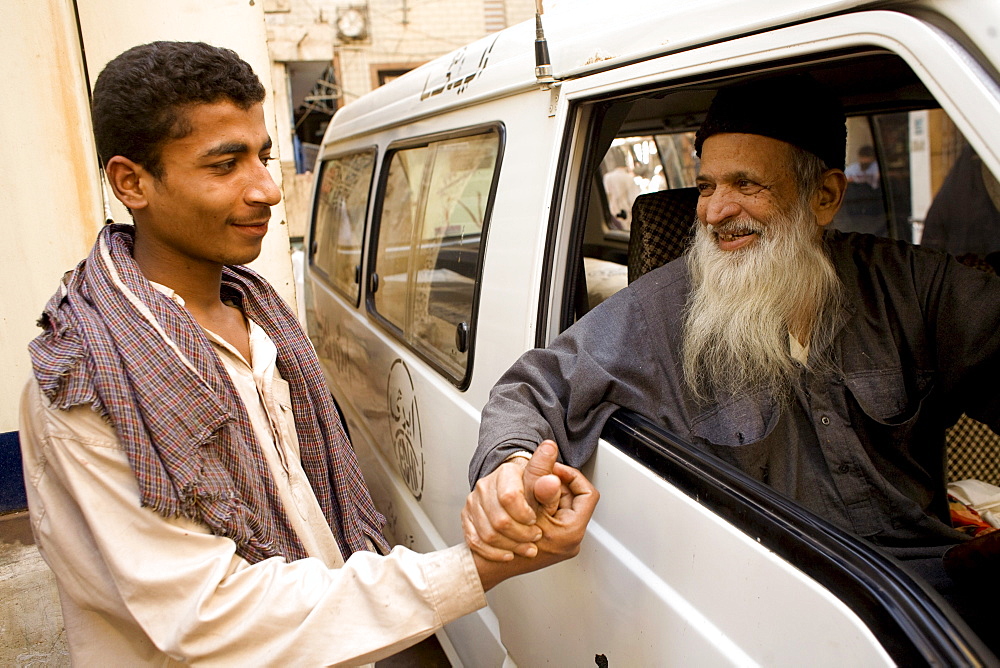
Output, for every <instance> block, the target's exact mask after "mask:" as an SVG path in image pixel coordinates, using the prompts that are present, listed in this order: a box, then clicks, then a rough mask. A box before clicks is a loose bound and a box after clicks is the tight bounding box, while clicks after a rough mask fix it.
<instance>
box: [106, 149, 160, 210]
mask: <svg viewBox="0 0 1000 668" xmlns="http://www.w3.org/2000/svg"><path fill="white" fill-rule="evenodd" d="M104 173H105V175H106V176H107V177H108V183H109V184H110V185H111V190H113V191H114V193H115V197H117V198H118V200H119V201H120V202H121V203H122V204H124V205H125V206H127V207H128V208H129V209H130V210H132V211H136V210H138V209H143V208H145V207H146V204H147V200H146V192H145V190H146V188H148V187H150V186H151V183H150V182H151V180H152V175H151V174H150V173H149V172H148V171H146V169H145V168H144V167H143V166H142V165H140V164H139V163H136V162H132V161H131V160H129V159H128V158H126V157H124V156H121V155H116V156H115V157H113V158H111V159H110V160H108V163H107V164H106V165H105V166H104Z"/></svg>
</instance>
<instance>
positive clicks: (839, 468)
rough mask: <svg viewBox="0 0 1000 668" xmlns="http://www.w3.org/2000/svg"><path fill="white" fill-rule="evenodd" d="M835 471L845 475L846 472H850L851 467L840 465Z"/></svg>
mask: <svg viewBox="0 0 1000 668" xmlns="http://www.w3.org/2000/svg"><path fill="white" fill-rule="evenodd" d="M837 470H838V471H840V472H841V473H847V472H848V471H850V470H851V465H850V464H841V465H840V466H838V467H837Z"/></svg>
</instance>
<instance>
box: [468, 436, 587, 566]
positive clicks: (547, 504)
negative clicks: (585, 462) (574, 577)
mask: <svg viewBox="0 0 1000 668" xmlns="http://www.w3.org/2000/svg"><path fill="white" fill-rule="evenodd" d="M558 457H559V449H558V448H557V447H556V444H555V443H554V442H552V441H543V442H542V443H540V444H539V446H538V448H537V449H536V450H535V453H534V455H532V457H531V459H530V460H527V459H525V458H516V459H513V460H511V461H508V462H505V463H504V464H502V465H500V467H498V468H497V470H496V471H494V472H493V473H491V474H490V475H488V476H486V477H484V478H482V479H480V480H479V482H477V483H476V488H475V489H474V490H473V492H472V493H471V494H470V495H469V497H468V499H467V500H466V503H465V508H464V509H463V510H462V527H463V529H464V531H465V539H466V542H467V543H468V544H469V547H470V548H472V550H473V552H475V553H476V554H478V555H479V556H480V557H483V558H484V559H487V560H490V561H501V562H503V561H510V560H512V559H514V556H515V555H518V556H522V557H528V558H531V557H534V556H535V555H536V554H537V553H538V542H539V541H540V540H541V539H542V538H543V536H545V537H546V538H547V539H549V540H550V544H549V548H550V549H552V548H555V549H557V550H559V549H562V547H556V544H555V543H552V542H551V541H552V540H553V539H554V540H555V541H556V543H558V542H559V541H562V540H564V539H565V538H567V536H566V535H565V534H559V535H553V536H548V534H546V532H545V529H546V527H548V528H549V529H550V530H551V531H553V532H555V531H557V530H559V531H561V530H562V527H565V526H568V525H570V524H572V522H573V521H575V520H577V519H578V518H577V517H575V516H573V515H572V513H573V512H574V511H573V509H574V507H577V508H579V509H581V510H582V509H584V508H586V506H587V504H590V507H589V510H588V511H587V515H586V519H585V520H584V521H583V525H582V526H581V527H580V529H581V532H580V538H582V536H583V532H582V530H583V529H584V528H585V527H586V523H587V521H589V519H590V514H591V513H592V512H593V504H596V503H597V497H598V494H597V490H595V489H594V487H593V485H591V484H590V481H588V480H587V479H586V477H584V476H583V474H581V473H580V472H579V471H577V470H576V469H573V468H570V467H568V466H565V465H563V464H560V463H558V462H557V461H556V460H557V459H558ZM574 487H575V489H574ZM577 496H581V497H582V498H581V499H579V500H577V499H576V497H577ZM591 502H592V503H591ZM560 513H561V514H560ZM578 542H579V541H577V543H578ZM575 549H578V547H577V548H575ZM574 554H575V552H574ZM570 556H572V555H570Z"/></svg>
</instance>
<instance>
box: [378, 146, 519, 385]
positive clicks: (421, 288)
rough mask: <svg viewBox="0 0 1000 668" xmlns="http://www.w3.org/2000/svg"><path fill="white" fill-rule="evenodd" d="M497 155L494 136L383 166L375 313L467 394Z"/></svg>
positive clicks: (395, 158) (406, 153)
mask: <svg viewBox="0 0 1000 668" xmlns="http://www.w3.org/2000/svg"><path fill="white" fill-rule="evenodd" d="M500 153H501V131H500V129H499V128H497V127H490V128H486V129H482V130H479V131H478V132H475V133H474V134H469V135H465V136H458V137H454V136H453V137H446V138H442V139H440V140H435V141H426V142H423V143H420V144H419V145H410V146H406V147H400V148H396V149H390V151H389V152H388V153H387V157H386V159H385V164H386V165H387V168H386V170H385V172H384V175H383V179H384V186H383V191H382V198H381V203H382V206H381V211H380V214H379V223H378V231H377V236H378V241H377V245H376V247H375V257H374V262H373V265H374V269H373V275H372V278H371V294H370V297H369V307H370V308H371V309H372V310H373V311H374V312H375V314H376V315H377V317H378V318H379V319H380V320H381V321H382V322H383V323H384V324H386V325H388V327H389V329H390V331H392V332H393V333H394V334H396V335H397V336H398V337H399V338H401V339H402V340H403V341H404V342H405V343H406V344H407V345H408V346H409V347H410V348H412V349H413V350H414V351H416V352H417V353H418V354H419V355H421V357H423V358H424V359H426V360H427V361H429V362H430V363H431V364H433V365H434V366H435V367H436V368H438V369H439V370H440V371H442V372H443V373H444V374H445V375H446V376H448V377H449V378H450V379H451V380H452V382H455V383H456V384H458V385H460V386H462V385H463V383H464V382H465V379H466V377H467V371H468V367H469V355H470V349H471V347H472V341H473V334H474V332H473V330H474V317H475V295H476V286H477V281H478V276H479V260H480V250H481V248H482V240H483V239H484V238H485V234H484V233H485V228H486V223H487V220H488V218H489V210H490V205H491V203H492V199H493V192H494V189H495V183H496V178H497V173H498V169H499V164H500Z"/></svg>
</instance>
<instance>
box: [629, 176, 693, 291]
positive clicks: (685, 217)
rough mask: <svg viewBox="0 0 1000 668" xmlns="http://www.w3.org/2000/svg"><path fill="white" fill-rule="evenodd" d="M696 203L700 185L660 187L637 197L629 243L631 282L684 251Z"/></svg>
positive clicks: (633, 208) (689, 234)
mask: <svg viewBox="0 0 1000 668" xmlns="http://www.w3.org/2000/svg"><path fill="white" fill-rule="evenodd" d="M697 206H698V189H697V188H675V189H674V190H661V191H659V192H655V193H647V194H645V195H640V196H639V197H637V198H636V200H635V203H634V204H633V205H632V231H631V235H630V236H629V242H628V282H629V283H631V282H632V281H634V280H635V279H637V278H639V277H640V276H642V275H643V274H645V273H646V272H648V271H650V270H653V269H656V268H657V267H659V266H662V265H664V264H666V263H667V262H670V261H671V260H675V259H677V258H679V257H680V256H681V255H683V254H684V251H685V250H687V246H688V240H689V239H690V237H691V229H692V227H693V225H694V220H695V209H696V208H697Z"/></svg>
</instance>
